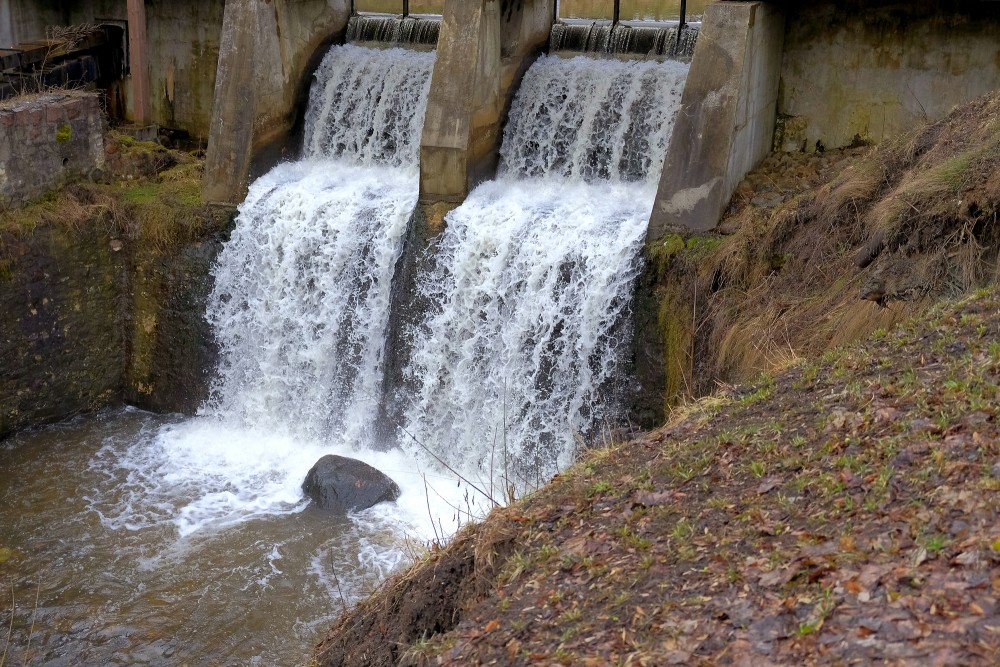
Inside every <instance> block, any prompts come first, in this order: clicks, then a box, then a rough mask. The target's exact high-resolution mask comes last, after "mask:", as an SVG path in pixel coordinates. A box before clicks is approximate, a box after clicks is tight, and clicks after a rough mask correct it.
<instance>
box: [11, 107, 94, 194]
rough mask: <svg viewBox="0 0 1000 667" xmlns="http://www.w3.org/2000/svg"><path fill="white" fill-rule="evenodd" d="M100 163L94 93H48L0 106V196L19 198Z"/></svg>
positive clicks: (42, 189)
mask: <svg viewBox="0 0 1000 667" xmlns="http://www.w3.org/2000/svg"><path fill="white" fill-rule="evenodd" d="M103 164H104V118H103V116H102V115H101V108H100V105H99V103H98V98H97V96H96V95H91V94H84V93H72V94H53V95H45V96H43V97H40V98H29V99H27V100H11V101H8V102H6V103H3V104H2V105H0V197H3V198H4V199H5V200H6V201H8V202H10V201H13V202H21V201H25V200H27V199H31V198H33V197H36V196H38V195H40V194H43V193H45V192H46V191H48V190H50V189H52V188H53V187H56V186H58V185H61V184H62V183H65V182H67V181H69V180H71V179H74V178H79V177H81V176H87V175H88V174H90V173H91V172H92V171H93V170H95V169H98V168H100V167H101V166H103Z"/></svg>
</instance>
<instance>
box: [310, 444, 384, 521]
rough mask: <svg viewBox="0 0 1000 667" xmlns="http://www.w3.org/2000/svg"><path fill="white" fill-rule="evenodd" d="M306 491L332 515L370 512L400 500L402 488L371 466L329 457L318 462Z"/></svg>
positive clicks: (313, 468) (312, 471) (356, 461)
mask: <svg viewBox="0 0 1000 667" xmlns="http://www.w3.org/2000/svg"><path fill="white" fill-rule="evenodd" d="M302 490H303V491H305V494H306V495H307V496H309V497H310V498H311V499H312V501H313V502H314V503H316V505H318V506H319V507H321V508H323V509H325V510H330V511H331V512H350V511H360V510H364V509H368V508H369V507H371V506H372V505H377V504H378V503H381V502H385V501H393V500H395V499H396V498H398V497H399V487H398V486H396V483H395V482H394V481H392V480H391V479H389V478H388V477H387V476H386V475H385V474H383V473H382V472H381V471H379V470H376V469H375V468H373V467H371V466H370V465H368V464H367V463H362V462H361V461H358V460H356V459H349V458H347V457H345V456H335V455H333V454H328V455H326V456H324V457H323V458H321V459H320V460H319V461H317V462H316V465H314V466H313V467H312V470H310V471H309V474H308V475H306V481H304V482H302Z"/></svg>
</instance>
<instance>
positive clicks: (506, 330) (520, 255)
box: [404, 57, 687, 489]
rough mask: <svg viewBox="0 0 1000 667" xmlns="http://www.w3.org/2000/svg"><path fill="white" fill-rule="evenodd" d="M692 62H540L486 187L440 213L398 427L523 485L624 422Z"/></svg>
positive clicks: (506, 482) (487, 474) (505, 483)
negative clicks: (635, 306)
mask: <svg viewBox="0 0 1000 667" xmlns="http://www.w3.org/2000/svg"><path fill="white" fill-rule="evenodd" d="M686 72H687V66H686V65H682V64H680V63H676V62H668V63H643V62H622V61H613V60H590V59H585V58H575V59H563V58H558V57H543V58H541V59H540V60H539V61H538V62H536V64H535V65H533V66H532V68H531V69H530V70H529V71H528V73H527V74H526V76H525V78H524V82H523V84H522V86H521V89H520V91H519V92H518V94H517V98H516V99H515V101H514V103H513V106H512V109H511V112H510V120H509V123H508V127H507V129H506V132H505V134H504V139H503V148H502V150H501V158H502V162H501V171H500V176H499V178H498V179H497V180H496V181H493V182H490V183H486V184H484V185H482V186H481V187H479V188H477V189H476V190H475V191H474V192H473V193H472V194H471V195H470V196H469V198H468V200H467V201H466V202H465V203H464V204H462V206H460V207H459V208H458V209H457V210H455V211H454V212H453V213H451V214H450V215H449V216H448V217H447V219H446V220H447V227H446V231H445V233H444V237H443V239H442V240H441V241H440V244H439V246H438V248H437V249H436V253H437V255H436V257H435V258H434V268H433V270H432V271H430V272H429V273H427V274H426V275H425V276H423V277H422V278H421V279H420V281H419V288H420V290H421V292H422V294H423V296H424V298H425V299H426V300H427V301H428V302H430V303H432V304H434V305H433V307H432V309H431V312H430V313H429V314H428V316H427V317H426V319H425V320H424V322H423V323H422V324H421V325H420V326H419V327H418V328H417V329H415V330H414V332H413V339H414V341H416V348H415V350H414V352H413V357H412V362H411V365H410V368H409V369H408V373H409V379H410V382H411V383H413V384H414V385H416V386H417V390H416V392H417V393H416V396H415V398H414V400H413V403H412V407H411V408H410V410H409V412H408V414H407V420H406V421H407V425H406V427H405V429H404V432H405V433H406V435H407V437H413V438H415V439H417V440H419V441H421V442H423V443H424V444H425V445H426V446H429V447H431V448H433V449H435V450H436V451H439V452H442V454H443V455H444V456H446V457H450V458H451V460H454V461H466V462H478V463H479V468H480V469H479V471H478V473H479V474H480V475H481V476H482V477H483V478H492V479H496V478H497V477H499V478H500V480H501V486H502V487H503V488H508V487H509V486H510V485H513V486H514V487H515V488H518V489H524V488H530V487H532V486H535V485H537V484H539V483H540V482H544V481H545V480H546V479H547V478H548V476H549V475H551V474H552V473H553V472H555V471H556V470H558V469H559V468H562V467H565V466H566V465H567V464H569V463H570V462H571V460H572V458H573V456H574V454H575V451H576V449H577V447H578V446H579V445H580V444H581V443H582V442H584V441H587V440H593V439H594V438H595V437H596V436H598V435H599V433H600V431H601V430H602V429H607V428H614V427H616V426H618V425H619V423H620V414H619V413H618V410H617V408H618V404H617V403H618V401H617V400H616V394H617V390H618V389H620V388H621V387H620V386H616V379H617V378H620V370H621V364H622V358H623V354H622V353H623V348H624V346H625V343H626V342H627V340H628V335H629V331H628V326H627V319H628V318H627V317H626V315H627V313H628V309H629V306H630V303H631V293H632V289H633V283H634V279H635V277H636V275H637V273H638V271H639V269H640V268H641V267H640V261H639V248H640V246H641V244H642V241H643V238H644V235H645V229H646V222H647V220H648V218H649V214H650V211H651V208H652V202H653V198H654V196H655V187H656V183H655V181H656V178H657V177H658V175H659V171H660V166H661V165H662V163H663V159H664V156H665V153H666V145H667V141H668V139H669V134H670V128H671V126H672V121H673V117H674V115H675V114H676V111H677V108H678V105H679V102H680V95H681V90H682V86H683V81H684V77H685V75H686Z"/></svg>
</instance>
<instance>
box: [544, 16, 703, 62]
mask: <svg viewBox="0 0 1000 667" xmlns="http://www.w3.org/2000/svg"><path fill="white" fill-rule="evenodd" d="M699 27H700V26H698V25H685V26H683V27H682V26H679V25H657V24H653V25H635V26H633V25H627V24H624V23H616V24H614V25H610V24H601V23H596V22H587V23H584V22H574V23H556V24H555V25H553V26H552V33H551V35H550V36H549V52H550V53H559V52H577V53H588V54H594V55H634V56H643V57H647V56H648V57H655V58H673V59H676V60H684V61H690V60H691V57H692V56H693V55H694V47H695V44H697V42H698V32H699Z"/></svg>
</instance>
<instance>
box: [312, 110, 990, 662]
mask: <svg viewBox="0 0 1000 667" xmlns="http://www.w3.org/2000/svg"><path fill="white" fill-rule="evenodd" d="M998 111H1000V96H997V95H994V96H990V97H987V98H984V99H982V100H979V101H977V102H976V103H973V104H970V105H967V106H965V107H962V108H960V109H957V110H956V111H955V112H953V113H952V114H951V115H950V116H949V117H948V118H946V119H944V120H943V121H941V122H939V123H934V124H931V125H928V126H927V127H924V128H921V129H920V130H919V131H918V132H915V133H913V134H911V135H909V136H907V137H902V138H899V139H897V140H895V141H891V142H887V143H886V144H884V145H882V146H880V147H877V148H874V149H867V150H864V149H855V150H852V151H849V152H845V153H843V154H840V155H837V156H827V157H820V158H817V157H816V156H785V157H782V156H775V157H772V158H771V159H769V161H768V162H767V163H765V165H764V166H763V167H762V169H761V170H758V172H757V173H756V174H754V175H752V176H751V178H749V179H748V181H747V182H745V183H744V184H743V185H742V186H741V190H740V191H739V192H738V193H737V196H736V197H735V198H734V201H733V204H732V206H731V209H730V211H729V215H728V216H727V218H726V220H725V221H724V224H723V231H724V232H725V235H724V237H723V236H714V237H712V238H709V239H702V240H692V239H685V238H681V237H670V238H667V239H663V240H662V241H661V242H660V245H654V246H653V247H652V248H650V252H649V256H650V260H651V262H652V268H651V271H650V275H652V276H653V278H651V280H653V279H655V280H656V282H657V285H658V288H657V289H658V290H659V292H658V294H657V298H658V299H659V303H660V309H659V314H658V318H659V322H660V323H661V327H660V329H661V331H660V338H661V339H662V342H663V347H664V348H665V349H666V350H667V355H666V357H665V359H664V363H667V364H671V363H673V364H676V365H677V367H678V368H679V369H680V370H679V371H678V372H676V373H674V374H673V375H672V376H671V377H672V379H670V382H671V383H672V385H671V386H672V387H673V390H674V391H675V392H676V393H677V394H680V395H683V394H684V393H692V394H697V393H701V392H699V391H695V390H692V389H691V388H692V387H705V386H710V385H713V384H715V382H716V381H720V380H724V381H725V382H724V383H722V384H719V385H718V387H719V390H718V391H716V392H714V393H713V394H712V395H711V396H709V397H707V398H702V399H701V400H699V401H696V402H688V403H687V404H686V405H685V406H683V407H680V408H675V409H673V411H672V413H671V416H670V419H669V422H668V424H667V425H666V426H664V427H662V428H660V429H657V430H655V431H652V432H650V433H647V434H645V435H643V436H641V437H639V438H637V439H635V440H632V441H630V442H627V443H620V444H618V445H616V446H613V447H611V448H608V449H603V450H600V451H594V452H591V453H589V454H588V455H587V456H586V457H585V458H584V460H582V461H581V462H579V463H578V464H577V465H576V466H574V467H573V468H571V469H570V470H568V471H566V472H565V473H564V474H562V475H560V476H558V477H557V478H555V479H554V480H553V481H552V482H551V483H550V484H549V485H547V486H546V487H544V488H543V489H541V490H540V491H539V492H537V493H536V494H534V495H532V496H531V497H529V498H527V499H525V500H522V501H519V502H518V503H516V504H515V505H513V506H511V507H508V508H504V509H499V510H496V511H494V512H493V513H491V514H490V515H489V516H488V517H486V518H485V520H484V521H482V522H481V523H480V524H477V525H473V526H468V527H466V528H465V529H464V530H463V531H461V532H460V533H459V534H458V535H456V536H455V537H454V538H453V540H452V541H451V542H450V543H449V544H448V545H446V546H445V547H443V548H441V549H436V550H434V551H432V553H430V554H429V555H428V556H427V557H426V558H425V559H424V560H422V561H421V562H420V563H418V564H416V565H415V566H414V567H412V568H411V569H410V570H408V571H406V572H404V573H402V574H400V575H397V576H396V577H394V578H392V579H391V580H389V581H388V582H386V583H385V585H384V586H383V587H382V589H381V590H379V591H378V592H377V593H376V594H375V595H373V596H372V597H371V598H369V599H367V600H365V601H363V602H361V603H360V604H359V605H358V606H357V607H356V608H355V609H354V610H352V611H350V612H349V613H348V614H346V615H345V616H344V617H343V618H342V619H340V621H339V622H338V624H337V625H336V627H334V628H333V629H332V630H331V632H330V633H329V635H328V636H327V638H326V639H325V640H324V642H323V643H322V644H321V645H320V646H319V647H318V648H317V653H316V660H315V662H316V663H317V664H319V665H342V664H350V665H462V666H465V665H478V664H498V665H669V664H679V665H754V666H758V665H809V664H900V665H903V664H906V665H910V664H962V665H995V664H997V663H998V661H1000V605H998V600H1000V529H998V526H1000V516H998V511H1000V494H998V493H997V492H998V491H1000V445H998V444H997V443H998V442H1000V424H998V421H997V416H998V408H997V405H998V404H1000V402H998V399H1000V293H998V291H997V289H995V288H993V287H988V285H990V284H991V283H992V281H993V278H994V277H995V274H996V259H997V250H998V247H1000V242H998V235H997V210H998V208H1000V177H998V174H1000V124H998V121H997V120H996V119H997V118H998V117H1000V114H998V113H997V112H998ZM817 160H819V162H817ZM817 165H818V166H817ZM660 246H662V247H660ZM682 313H683V315H682ZM687 313H690V316H688V315H687ZM852 341H853V342H852ZM751 378H752V379H751ZM668 398H669V397H668Z"/></svg>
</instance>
